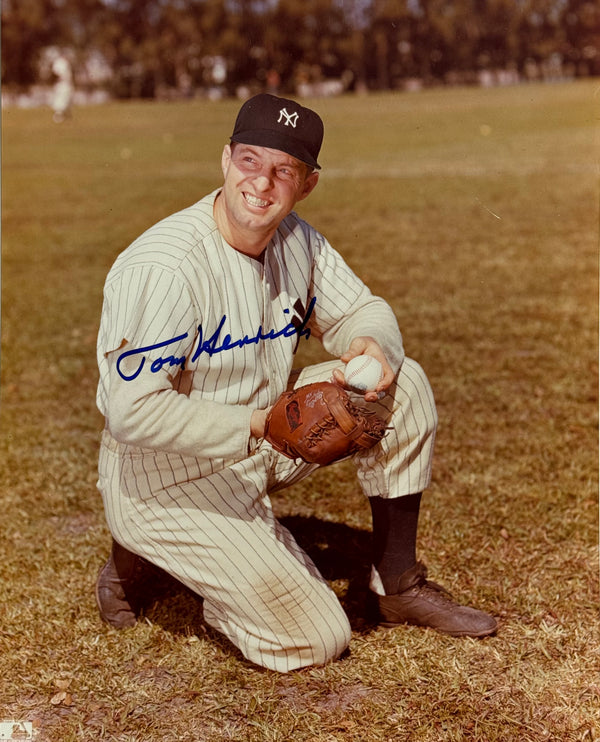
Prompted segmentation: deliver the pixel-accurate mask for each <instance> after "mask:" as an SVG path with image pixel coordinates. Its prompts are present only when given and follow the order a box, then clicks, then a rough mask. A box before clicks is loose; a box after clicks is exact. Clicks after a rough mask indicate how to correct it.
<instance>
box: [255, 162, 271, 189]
mask: <svg viewBox="0 0 600 742" xmlns="http://www.w3.org/2000/svg"><path fill="white" fill-rule="evenodd" d="M254 186H255V188H257V189H258V190H260V191H268V190H270V189H271V188H272V186H273V175H272V171H271V170H269V169H268V168H263V170H262V171H261V173H260V174H259V175H257V176H256V178H254Z"/></svg>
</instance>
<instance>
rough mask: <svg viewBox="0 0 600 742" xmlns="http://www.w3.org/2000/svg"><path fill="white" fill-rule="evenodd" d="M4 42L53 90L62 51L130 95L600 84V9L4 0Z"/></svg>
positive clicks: (18, 72) (495, 0)
mask: <svg viewBox="0 0 600 742" xmlns="http://www.w3.org/2000/svg"><path fill="white" fill-rule="evenodd" d="M1 33H2V39H1V42H2V47H1V48H2V83H3V85H6V86H16V87H21V88H23V87H27V86H30V85H32V84H34V83H37V82H40V78H42V81H48V80H47V79H46V80H44V79H43V78H44V75H45V74H46V73H44V68H43V64H42V61H43V59H44V54H45V53H46V52H47V50H48V49H49V48H52V49H59V50H61V51H63V52H65V53H67V54H68V55H69V56H70V58H71V61H72V63H73V65H74V70H75V76H76V81H78V82H79V84H80V85H81V84H83V85H85V84H89V85H91V84H97V83H98V81H101V83H102V85H103V86H105V87H106V88H107V89H109V92H110V93H111V94H112V95H115V96H117V97H153V96H155V95H157V92H158V91H160V90H163V91H165V90H173V91H180V92H181V93H182V94H185V93H186V91H188V92H191V91H194V90H197V89H199V88H202V89H208V88H211V87H218V88H220V89H224V90H225V91H226V92H230V93H233V92H235V90H237V89H238V88H239V87H240V86H248V87H250V88H253V87H261V88H263V89H264V88H271V87H272V88H274V89H275V88H276V89H278V90H280V91H283V92H286V91H288V92H289V91H293V90H296V89H297V87H298V85H299V84H302V83H304V84H313V83H318V82H319V81H323V80H338V81H342V83H343V86H344V87H349V88H352V87H357V86H364V87H367V88H372V89H390V88H396V87H399V86H402V85H405V84H407V82H408V81H410V80H418V81H420V82H421V83H423V84H429V83H435V82H444V81H445V82H448V81H458V82H467V83H468V82H470V81H472V80H474V79H476V76H478V75H479V76H480V75H482V74H485V73H486V72H495V71H509V72H511V73H512V74H514V75H515V76H518V77H520V78H521V77H523V76H526V77H528V76H535V75H536V74H539V70H541V69H546V68H548V66H549V67H550V68H551V69H556V70H557V71H560V73H561V74H568V75H569V76H587V75H598V74H600V4H599V3H598V2H597V0H3V1H2V26H1ZM92 62H93V63H94V64H93V65H92ZM94 65H95V66H94ZM91 67H94V70H95V73H94V74H92V72H91V71H90V70H91ZM102 69H103V70H104V71H105V72H104V75H102V74H101V70H102ZM107 71H108V72H107ZM46 78H47V74H46Z"/></svg>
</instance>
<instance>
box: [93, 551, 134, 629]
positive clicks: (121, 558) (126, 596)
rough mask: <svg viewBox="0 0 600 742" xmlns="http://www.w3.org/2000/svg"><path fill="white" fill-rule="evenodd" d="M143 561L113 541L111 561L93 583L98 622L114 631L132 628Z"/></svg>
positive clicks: (109, 560)
mask: <svg viewBox="0 0 600 742" xmlns="http://www.w3.org/2000/svg"><path fill="white" fill-rule="evenodd" d="M143 566H144V560H143V559H142V558H141V557H139V556H137V555H136V554H133V553H132V552H131V551H128V550H127V549H125V548H124V547H123V546H121V545H120V544H118V543H117V542H116V541H114V540H113V545H112V549H111V553H110V557H109V558H108V561H107V562H106V564H105V565H104V566H103V567H102V568H101V569H100V572H99V574H98V579H97V580H96V603H97V604H98V610H99V612H100V618H101V619H102V620H103V621H105V622H106V623H107V624H109V625H110V626H113V627H114V628H116V629H125V628H127V627H129V626H134V625H135V624H136V622H137V617H138V615H139V611H140V606H141V600H140V591H139V584H138V581H139V579H140V577H141V575H142V571H143Z"/></svg>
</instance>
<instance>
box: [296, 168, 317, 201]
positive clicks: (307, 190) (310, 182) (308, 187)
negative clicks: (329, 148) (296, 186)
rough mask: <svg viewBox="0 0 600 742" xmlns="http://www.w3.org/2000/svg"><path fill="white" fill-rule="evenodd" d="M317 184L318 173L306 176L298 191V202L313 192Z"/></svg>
mask: <svg viewBox="0 0 600 742" xmlns="http://www.w3.org/2000/svg"><path fill="white" fill-rule="evenodd" d="M318 182H319V173H318V172H317V171H316V170H314V171H313V172H312V173H311V174H310V175H308V176H307V178H306V180H305V181H304V184H303V186H302V188H301V189H300V195H299V197H298V201H302V200H303V199H305V198H306V197H307V196H309V195H310V194H311V193H312V191H313V190H314V188H315V186H316V185H317V183H318Z"/></svg>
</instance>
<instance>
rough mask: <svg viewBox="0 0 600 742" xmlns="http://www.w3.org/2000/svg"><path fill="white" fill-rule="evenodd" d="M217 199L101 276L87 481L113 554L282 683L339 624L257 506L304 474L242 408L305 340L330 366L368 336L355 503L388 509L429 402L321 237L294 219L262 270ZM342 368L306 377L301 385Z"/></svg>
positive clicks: (412, 460)
mask: <svg viewBox="0 0 600 742" xmlns="http://www.w3.org/2000/svg"><path fill="white" fill-rule="evenodd" d="M216 195H217V192H214V193H212V194H210V195H209V196H207V197H205V198H204V199H202V200H201V201H199V202H198V203H197V204H194V205H193V206H191V207H189V208H187V209H185V210H183V211H181V212H179V213H177V214H175V215H173V216H171V217H168V218H167V219H164V220H162V221H161V222H159V223H158V224H156V225H154V226H153V227H151V228H150V229H149V230H148V231H147V232H145V233H144V234H143V235H141V236H140V237H139V238H138V239H137V240H136V241H135V242H134V243H132V245H130V246H129V248H127V250H125V251H124V252H123V253H122V254H121V255H120V256H119V257H118V258H117V260H116V262H115V264H114V266H113V267H112V269H111V271H110V272H109V275H108V277H107V280H106V285H105V292H104V305H103V311H102V318H101V325H100V331H99V336H98V364H99V370H100V382H99V385H98V395H97V403H98V407H99V409H100V411H101V412H102V413H103V414H104V415H105V418H106V428H105V431H104V433H103V438H102V444H101V451H100V460H99V480H98V486H99V489H100V491H101V493H102V496H103V500H104V505H105V511H106V517H107V522H108V525H109V528H110V530H111V532H112V534H113V536H114V537H115V539H116V540H117V541H118V542H119V543H121V544H122V545H123V546H125V547H126V548H128V549H130V550H131V551H134V552H136V553H138V554H140V555H141V556H144V557H145V558H147V559H148V560H149V561H151V562H153V563H155V564H157V565H158V566H160V567H161V568H163V569H164V570H166V571H167V572H169V573H170V574H172V575H173V576H175V577H176V578H177V579H179V580H180V581H181V582H183V583H184V584H186V585H187V586H188V587H190V588H191V589H192V590H194V591H195V592H197V593H198V594H200V595H201V596H202V597H203V598H204V614H205V619H206V621H207V622H208V623H209V624H210V625H212V626H214V627H215V628H217V629H218V630H219V631H221V632H222V633H223V634H225V635H226V636H227V637H228V638H229V639H230V640H231V641H232V642H233V643H234V644H235V645H236V646H237V647H239V649H240V650H241V651H242V653H243V654H244V656H245V657H247V658H248V659H250V660H251V661H253V662H255V663H257V664H259V665H262V666H265V667H268V668H271V669H274V670H278V671H282V672H286V671H289V670H292V669H295V668H298V667H302V666H306V665H311V664H322V663H324V662H326V661H328V660H330V659H332V658H334V657H336V656H339V654H340V653H341V652H342V651H343V650H344V648H345V647H346V646H347V644H348V642H349V640H350V629H349V624H348V620H347V618H346V616H345V614H344V612H343V610H342V608H341V606H340V604H339V602H338V600H337V598H336V597H335V595H334V594H333V592H332V591H331V589H330V588H329V586H328V585H327V583H326V582H325V580H324V579H323V578H322V576H321V575H320V574H319V572H318V570H317V569H316V567H315V566H314V564H313V563H312V562H311V561H310V559H309V558H308V556H307V555H306V554H305V553H304V552H303V551H302V550H301V549H300V548H299V547H298V545H297V544H296V542H295V541H294V539H293V537H292V536H291V534H290V533H289V532H288V531H287V530H286V529H285V528H283V527H282V526H281V524H279V523H278V521H277V520H276V519H275V518H274V516H273V513H272V510H271V506H270V501H269V497H268V493H269V492H272V491H274V490H275V489H277V488H281V487H284V486H287V485H289V484H290V483H293V482H295V481H298V480H299V479H301V478H302V477H304V476H306V475H307V474H309V473H310V472H311V471H313V470H314V468H315V467H314V466H311V465H307V464H303V463H300V464H297V463H296V462H294V461H291V460H289V459H287V458H285V457H284V456H281V455H280V454H277V453H276V452H275V451H274V450H273V449H272V448H271V447H270V446H269V445H268V444H266V443H265V442H264V441H263V440H256V439H254V438H252V437H251V436H250V416H251V414H252V411H253V410H254V409H264V408H266V407H268V406H269V405H271V404H272V403H273V402H274V401H275V400H276V399H277V397H278V396H279V395H280V394H281V393H282V392H283V391H284V390H285V388H286V386H287V385H288V380H289V377H290V373H291V371H292V367H293V362H294V352H295V350H296V347H297V344H298V343H302V342H306V337H307V336H308V335H309V334H312V335H313V336H315V337H317V338H318V339H319V340H320V341H321V342H322V343H323V346H324V347H325V349H326V350H327V351H328V352H330V353H331V354H332V355H333V356H336V357H339V356H340V355H341V354H342V353H343V352H344V351H345V350H347V348H348V347H349V345H350V342H351V341H352V339H353V338H355V337H358V336H362V335H370V336H373V337H375V339H376V340H377V341H378V342H379V344H380V345H381V347H382V348H384V349H385V351H386V353H387V357H388V360H389V362H390V364H391V365H392V367H393V368H394V369H395V370H398V374H397V378H396V383H394V384H393V385H392V387H390V390H389V393H388V395H387V396H386V397H385V398H384V399H383V400H381V401H380V402H379V403H377V404H376V405H374V407H375V408H376V409H377V411H378V412H379V413H380V414H381V415H382V416H385V417H387V419H388V420H389V425H390V426H391V428H392V430H390V432H389V434H388V435H387V436H386V437H385V438H384V440H383V441H382V442H381V443H380V444H378V445H377V446H375V447H374V448H373V449H371V450H369V451H367V452H366V453H363V454H359V455H357V456H355V462H356V466H357V474H358V479H359V482H360V484H361V486H362V488H363V491H364V492H365V494H366V495H368V496H372V495H379V496H383V497H398V496H402V495H406V494H412V493H415V492H420V491H422V490H423V489H424V488H425V487H426V486H427V485H428V483H429V478H430V470H431V457H432V452H433V442H434V436H435V427H436V412H435V405H434V402H433V397H432V393H431V389H430V387H429V384H428V382H427V379H426V377H425V375H424V373H423V372H422V370H421V369H420V367H419V366H418V364H416V363H415V362H414V361H412V360H410V359H405V358H404V354H403V349H402V340H401V336H400V333H399V331H398V327H397V323H396V320H395V318H394V315H393V313H392V311H391V309H390V308H389V306H388V305H387V304H386V303H385V302H384V301H383V300H382V299H380V298H378V297H375V296H373V295H372V293H371V292H370V291H369V289H368V288H367V287H366V286H365V285H364V284H363V283H362V282H361V281H360V280H359V279H358V277H357V276H356V275H355V274H354V273H353V272H352V271H351V270H350V269H349V267H348V266H347V265H346V264H345V262H344V261H343V259H342V258H341V256H340V255H339V254H338V253H337V252H336V251H335V250H333V248H332V247H331V246H330V245H329V243H328V242H327V240H326V239H325V238H324V237H323V236H322V235H321V234H319V233H318V232H317V231H316V230H314V229H313V228H312V227H310V226H309V225H308V224H307V223H306V222H304V221H303V220H301V219H300V218H299V217H298V216H297V215H296V214H294V213H292V214H290V215H289V216H288V217H287V218H286V219H284V220H283V222H281V224H280V226H279V228H278V230H277V232H276V233H275V235H274V237H273V238H272V240H271V242H270V243H269V245H268V247H267V249H266V251H265V253H264V258H263V260H256V259H253V258H250V257H248V256H246V255H244V254H242V253H240V252H238V251H237V250H235V249H233V248H232V247H230V246H229V245H227V244H226V243H225V242H224V241H223V239H222V238H221V235H220V233H219V232H218V230H217V227H216V224H215V222H214V219H213V204H214V200H215V197H216ZM339 365H340V363H339V361H332V362H330V363H325V364H319V365H317V366H314V367H310V368H308V369H305V370H303V372H302V373H301V375H300V377H299V379H298V380H297V382H296V383H297V384H304V383H308V382H310V381H316V380H327V379H329V378H330V377H331V372H332V369H333V368H335V367H339ZM184 368H185V371H184V370H183V369H184ZM372 587H373V589H375V590H378V589H379V584H378V577H377V574H376V573H374V575H373V578H372Z"/></svg>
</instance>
